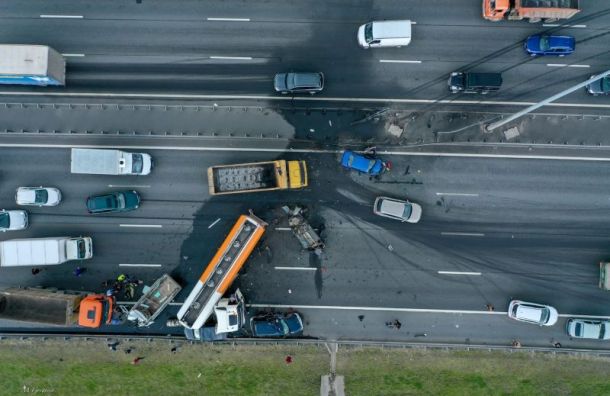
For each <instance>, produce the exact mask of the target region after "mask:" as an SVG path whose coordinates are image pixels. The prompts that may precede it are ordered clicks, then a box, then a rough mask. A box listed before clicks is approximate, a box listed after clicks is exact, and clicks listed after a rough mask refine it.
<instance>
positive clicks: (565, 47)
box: [523, 34, 576, 56]
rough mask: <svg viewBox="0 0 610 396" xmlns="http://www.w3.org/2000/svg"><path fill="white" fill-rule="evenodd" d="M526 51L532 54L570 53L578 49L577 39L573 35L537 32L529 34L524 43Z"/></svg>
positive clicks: (563, 54)
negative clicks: (532, 34)
mask: <svg viewBox="0 0 610 396" xmlns="http://www.w3.org/2000/svg"><path fill="white" fill-rule="evenodd" d="M523 47H524V48H525V51H526V52H527V53H528V54H530V55H531V56H543V55H555V56H565V55H570V54H571V53H572V52H574V50H575V49H576V40H574V37H572V36H548V35H543V34H536V35H534V36H529V37H528V38H527V40H525V44H523Z"/></svg>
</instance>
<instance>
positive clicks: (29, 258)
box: [0, 237, 93, 267]
mask: <svg viewBox="0 0 610 396" xmlns="http://www.w3.org/2000/svg"><path fill="white" fill-rule="evenodd" d="M91 257H93V242H92V240H91V238H90V237H77V238H71V237H57V238H30V239H12V240H9V241H3V242H0V267H21V266H35V265H56V264H62V263H65V262H67V261H70V260H84V259H90V258H91Z"/></svg>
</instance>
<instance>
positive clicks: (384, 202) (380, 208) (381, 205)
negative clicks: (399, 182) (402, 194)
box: [373, 197, 421, 223]
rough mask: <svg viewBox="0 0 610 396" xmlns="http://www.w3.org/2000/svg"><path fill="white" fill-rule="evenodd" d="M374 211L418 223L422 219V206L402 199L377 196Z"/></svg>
mask: <svg viewBox="0 0 610 396" xmlns="http://www.w3.org/2000/svg"><path fill="white" fill-rule="evenodd" d="M373 213H375V214H376V215H379V216H383V217H388V218H390V219H394V220H400V221H406V222H407V223H417V222H418V221H419V219H421V206H419V205H418V204H416V203H413V202H409V201H402V200H400V199H394V198H388V197H377V198H376V199H375V203H374V204H373Z"/></svg>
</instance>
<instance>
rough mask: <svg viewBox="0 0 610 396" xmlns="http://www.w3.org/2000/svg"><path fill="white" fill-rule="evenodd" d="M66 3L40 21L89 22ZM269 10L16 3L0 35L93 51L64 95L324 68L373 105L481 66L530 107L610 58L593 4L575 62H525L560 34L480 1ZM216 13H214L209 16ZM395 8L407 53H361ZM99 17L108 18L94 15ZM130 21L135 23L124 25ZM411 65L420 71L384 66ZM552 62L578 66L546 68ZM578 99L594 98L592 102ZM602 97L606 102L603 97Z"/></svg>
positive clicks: (346, 91) (244, 83)
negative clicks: (536, 45) (542, 42)
mask: <svg viewBox="0 0 610 396" xmlns="http://www.w3.org/2000/svg"><path fill="white" fill-rule="evenodd" d="M64 4H65V7H66V8H65V9H66V10H67V11H65V12H64V11H60V10H61V3H60V5H53V6H52V7H51V8H50V9H46V8H44V7H43V9H44V13H50V14H59V15H64V14H66V15H71V14H73V13H75V14H78V15H80V14H86V13H84V12H83V11H84V10H83V9H82V8H80V6H78V5H74V4H72V5H71V6H70V3H64ZM272 4H273V5H274V6H269V9H273V11H271V10H268V9H267V6H265V7H263V8H262V9H261V8H258V7H256V12H262V11H261V10H266V11H268V12H270V14H269V15H271V17H269V18H268V19H265V18H260V19H256V18H254V19H251V20H250V21H249V22H235V21H208V20H207V19H205V20H204V18H207V16H204V15H209V14H204V15H202V16H201V17H199V16H198V10H201V8H198V7H196V6H195V7H194V8H190V6H192V3H188V2H187V3H185V7H182V8H181V7H178V6H176V7H174V8H173V11H171V12H167V15H168V16H167V17H165V15H166V14H164V13H163V12H164V11H166V6H165V5H162V4H160V3H158V2H153V3H152V4H148V2H146V3H143V4H140V5H130V6H129V7H126V8H125V7H117V9H115V10H113V8H112V7H103V10H96V9H90V8H89V7H87V10H86V11H89V13H88V14H86V15H85V17H84V18H83V19H41V18H37V14H36V13H33V11H34V10H33V9H31V6H27V7H25V9H23V15H22V17H17V15H16V14H15V10H19V9H20V8H19V7H18V6H16V5H13V7H10V5H9V6H6V7H7V8H10V12H7V13H6V15H7V16H6V17H5V20H4V23H3V25H2V27H0V32H1V33H2V35H3V37H5V41H8V42H21V43H44V44H49V45H51V46H53V47H56V48H57V49H58V50H60V51H61V52H63V53H70V54H85V57H82V58H81V57H76V58H70V59H69V64H70V66H69V73H68V74H69V75H68V86H69V87H71V89H76V90H81V91H83V90H101V91H117V92H126V91H138V92H158V91H165V92H202V91H203V92H206V93H217V94H220V93H233V94H237V93H250V94H272V92H271V91H272V89H271V84H272V82H271V79H272V76H273V74H274V73H276V72H278V71H282V70H320V71H323V72H325V74H326V76H327V83H328V84H327V91H326V92H325V93H324V94H323V95H322V96H321V98H323V97H324V96H333V97H334V96H341V97H362V96H365V93H366V96H367V97H368V96H372V97H401V96H403V95H404V96H406V97H413V98H433V99H438V98H441V97H445V96H447V93H446V79H447V75H448V73H450V72H451V71H454V70H457V69H462V68H474V67H476V68H477V70H483V71H507V73H505V90H504V92H500V93H499V94H498V95H496V96H494V98H501V99H515V98H520V99H528V100H533V99H539V98H542V97H544V96H545V95H548V94H549V93H551V92H556V91H558V90H560V89H561V88H563V87H567V86H569V85H570V84H573V83H574V82H575V81H580V80H582V79H583V78H586V77H588V76H589V75H590V74H591V73H593V72H595V71H597V70H598V69H600V70H601V69H602V68H603V67H604V65H605V64H607V63H608V60H609V59H610V56H609V54H608V52H607V51H608V49H607V48H606V45H605V43H606V41H607V40H605V38H606V34H607V33H608V31H607V29H606V28H605V27H604V26H605V25H604V23H603V22H602V23H600V24H599V25H594V24H590V23H592V22H596V21H604V20H607V18H608V17H609V16H607V15H601V16H596V15H598V14H600V12H601V13H603V12H604V8H603V7H601V6H600V5H597V6H596V5H591V6H588V7H587V8H586V9H585V11H583V13H581V14H579V18H582V19H583V21H584V22H586V24H585V26H586V27H585V28H568V29H563V30H562V31H558V32H559V33H561V32H564V33H570V34H574V35H576V37H577V39H578V40H579V44H578V51H577V53H576V54H575V55H573V56H571V57H567V58H563V59H559V60H557V59H550V60H549V59H540V60H531V59H529V58H528V57H527V56H526V55H524V54H523V51H522V49H521V42H522V40H523V39H524V38H525V37H527V36H528V35H529V34H532V33H534V32H538V31H541V30H543V29H552V28H543V27H540V26H539V25H532V24H528V23H525V22H513V23H508V22H506V23H499V24H494V23H490V22H486V21H484V20H482V18H481V17H480V16H479V12H480V5H479V4H472V2H468V3H466V2H463V3H460V4H456V5H454V6H453V7H452V11H455V12H449V11H447V13H446V15H443V16H442V17H440V18H439V16H438V12H437V11H438V7H439V5H438V4H437V3H434V2H432V3H430V2H428V3H426V5H422V6H418V7H415V6H414V5H404V4H403V5H400V4H399V3H396V2H389V3H383V4H378V3H375V2H357V3H356V4H355V5H353V6H346V3H345V2H339V3H333V4H331V5H326V4H325V3H324V4H322V3H318V2H312V3H309V4H311V5H313V7H311V11H309V12H306V11H305V10H304V9H305V8H306V7H305V6H301V5H299V6H296V7H295V8H294V9H290V8H289V7H287V6H285V5H278V4H277V3H275V4H274V3H272ZM215 6H217V7H219V8H218V10H219V11H218V12H215V11H213V10H214V7H215ZM229 8H230V3H229V4H227V3H224V2H223V3H222V4H219V3H215V4H213V5H212V7H211V8H209V9H207V8H206V12H207V13H211V14H217V15H223V12H224V11H225V10H227V9H229ZM132 9H133V12H132ZM240 9H241V11H243V12H244V13H248V11H249V9H248V8H245V9H244V8H243V7H240ZM371 9H373V10H374V11H373V12H372V13H371ZM176 10H188V12H185V11H183V12H184V18H178V16H177V14H176V13H177V12H179V11H176ZM397 10H399V11H398V14H404V15H405V17H406V16H408V17H410V18H412V19H413V20H415V21H416V22H417V25H415V27H414V39H413V42H412V44H411V45H409V46H408V47H405V48H401V49H381V50H371V51H364V50H362V49H360V48H358V46H357V44H356V41H355V30H356V29H357V27H358V25H359V24H360V23H362V22H364V21H367V20H368V19H369V18H372V17H377V15H379V16H378V17H379V18H382V19H383V18H387V17H388V15H389V16H391V17H393V18H395V17H398V16H397ZM98 11H99V12H100V13H101V14H100V15H96V12H98ZM40 12H42V11H40ZM139 12H142V15H143V16H142V17H139ZM371 14H373V15H371ZM126 15H130V18H129V20H128V21H125V16H126ZM152 15H156V18H151V17H152ZM224 15H229V14H224ZM299 15H302V16H305V18H304V20H301V19H298V16H299ZM230 16H233V17H235V14H231V15H230ZM589 16H591V17H592V19H590V18H589ZM316 18H320V19H316ZM604 18H605V19H604ZM99 37H104V39H103V40H100V39H99ZM211 57H246V58H252V59H211ZM404 60H407V61H417V62H422V63H420V64H418V63H415V64H405V63H387V62H392V61H404ZM381 61H386V63H382V62H381ZM549 63H550V64H572V65H575V66H577V67H575V68H568V67H556V66H547V64H549ZM584 66H588V67H584ZM547 87H548V88H547ZM570 99H571V100H574V101H577V102H589V101H591V100H592V98H590V97H587V96H585V94H584V93H577V94H573V95H572V96H571V97H570ZM599 100H601V101H604V103H605V99H596V101H599Z"/></svg>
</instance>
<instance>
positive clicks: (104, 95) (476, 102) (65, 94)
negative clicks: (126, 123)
mask: <svg viewBox="0 0 610 396" xmlns="http://www.w3.org/2000/svg"><path fill="white" fill-rule="evenodd" d="M0 95H8V96H15V95H17V96H45V97H49V96H54V97H66V98H106V99H138V98H139V99H186V100H205V99H215V100H233V99H244V100H275V101H291V102H292V101H295V100H298V101H317V102H320V101H322V102H355V103H363V102H364V103H388V102H391V103H412V104H459V105H477V106H496V105H507V106H520V107H529V106H532V105H535V104H536V102H508V101H501V100H489V101H483V100H457V99H443V100H435V99H404V98H350V97H344V98H339V97H329V96H319V97H315V98H312V97H310V95H308V96H294V97H293V96H285V95H281V96H280V95H198V94H161V93H156V94H155V93H125V94H117V93H101V92H46V91H45V92H24V91H0ZM546 106H547V107H575V108H591V109H610V104H599V103H556V102H553V103H549V104H547V105H546Z"/></svg>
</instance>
